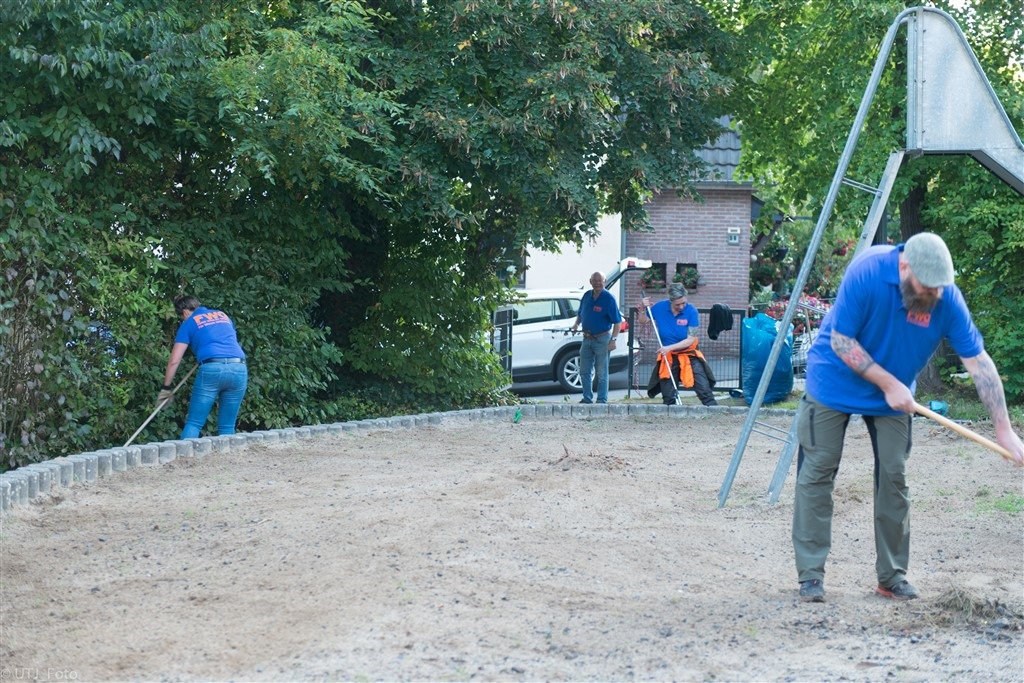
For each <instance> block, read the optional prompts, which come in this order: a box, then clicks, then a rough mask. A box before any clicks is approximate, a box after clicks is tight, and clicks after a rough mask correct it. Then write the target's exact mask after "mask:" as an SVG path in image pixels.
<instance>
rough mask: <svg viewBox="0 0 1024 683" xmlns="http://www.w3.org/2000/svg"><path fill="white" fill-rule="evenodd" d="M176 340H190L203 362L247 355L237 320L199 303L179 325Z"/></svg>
mask: <svg viewBox="0 0 1024 683" xmlns="http://www.w3.org/2000/svg"><path fill="white" fill-rule="evenodd" d="M174 343H175V344H188V345H189V348H191V349H192V353H194V354H195V356H196V362H198V363H202V362H203V361H205V360H209V359H210V358H245V352H243V351H242V347H241V346H240V345H239V343H238V335H237V334H236V332H235V324H234V323H233V322H231V319H230V318H228V316H227V314H226V313H224V312H222V311H214V310H210V309H209V308H206V307H205V306H200V307H199V308H197V309H196V310H195V311H193V312H192V315H190V316H189V317H188V319H186V320H185V321H184V322H182V323H181V326H180V327H179V328H178V334H177V335H176V336H175V337H174Z"/></svg>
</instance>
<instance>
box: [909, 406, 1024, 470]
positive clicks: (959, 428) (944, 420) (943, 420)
mask: <svg viewBox="0 0 1024 683" xmlns="http://www.w3.org/2000/svg"><path fill="white" fill-rule="evenodd" d="M914 410H916V411H917V412H919V413H920V414H922V415H924V416H925V417H930V418H931V419H933V420H935V421H936V422H938V423H939V424H940V425H942V426H943V427H946V428H948V429H952V430H953V431H954V432H957V433H958V434H961V435H963V436H966V437H967V438H968V439H970V440H971V441H975V442H977V443H980V444H981V445H982V446H984V447H985V448H988V449H989V450H993V451H995V452H996V453H998V454H999V455H1001V456H1003V457H1004V458H1006V459H1007V460H1009V461H1010V462H1016V461H1015V460H1014V459H1013V456H1012V455H1010V451H1008V450H1006V449H1005V448H1003V447H1002V446H1000V445H999V444H997V443H996V442H994V441H989V440H988V439H986V438H985V437H983V436H982V435H981V434H978V433H977V432H973V431H971V430H970V429H968V428H967V427H964V426H963V425H962V424H958V423H956V422H953V420H950V419H949V418H948V417H944V416H942V415H940V414H938V413H936V412H935V411H934V410H929V409H928V408H925V407H924V406H923V405H921V404H920V403H915V404H914Z"/></svg>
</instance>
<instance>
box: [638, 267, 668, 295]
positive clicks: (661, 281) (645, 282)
mask: <svg viewBox="0 0 1024 683" xmlns="http://www.w3.org/2000/svg"><path fill="white" fill-rule="evenodd" d="M640 286H641V287H643V288H644V289H647V290H652V289H653V290H660V289H665V273H664V272H662V271H661V270H659V269H658V268H648V269H647V270H645V271H644V274H643V275H642V276H641V277H640Z"/></svg>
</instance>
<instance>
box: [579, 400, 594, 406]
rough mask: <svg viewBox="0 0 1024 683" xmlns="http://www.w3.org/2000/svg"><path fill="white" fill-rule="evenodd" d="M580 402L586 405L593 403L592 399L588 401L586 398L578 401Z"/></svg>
mask: <svg viewBox="0 0 1024 683" xmlns="http://www.w3.org/2000/svg"><path fill="white" fill-rule="evenodd" d="M580 403H584V404H586V405H590V404H591V403H593V401H588V400H587V399H583V400H582V401H580Z"/></svg>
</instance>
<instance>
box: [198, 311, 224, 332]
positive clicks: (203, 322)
mask: <svg viewBox="0 0 1024 683" xmlns="http://www.w3.org/2000/svg"><path fill="white" fill-rule="evenodd" d="M192 319H193V320H195V321H196V325H197V326H198V327H200V328H202V327H206V326H207V325H216V324H217V323H226V322H230V321H229V320H228V316H227V314H226V313H223V312H221V311H208V312H206V313H200V314H198V315H194V316H192Z"/></svg>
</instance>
